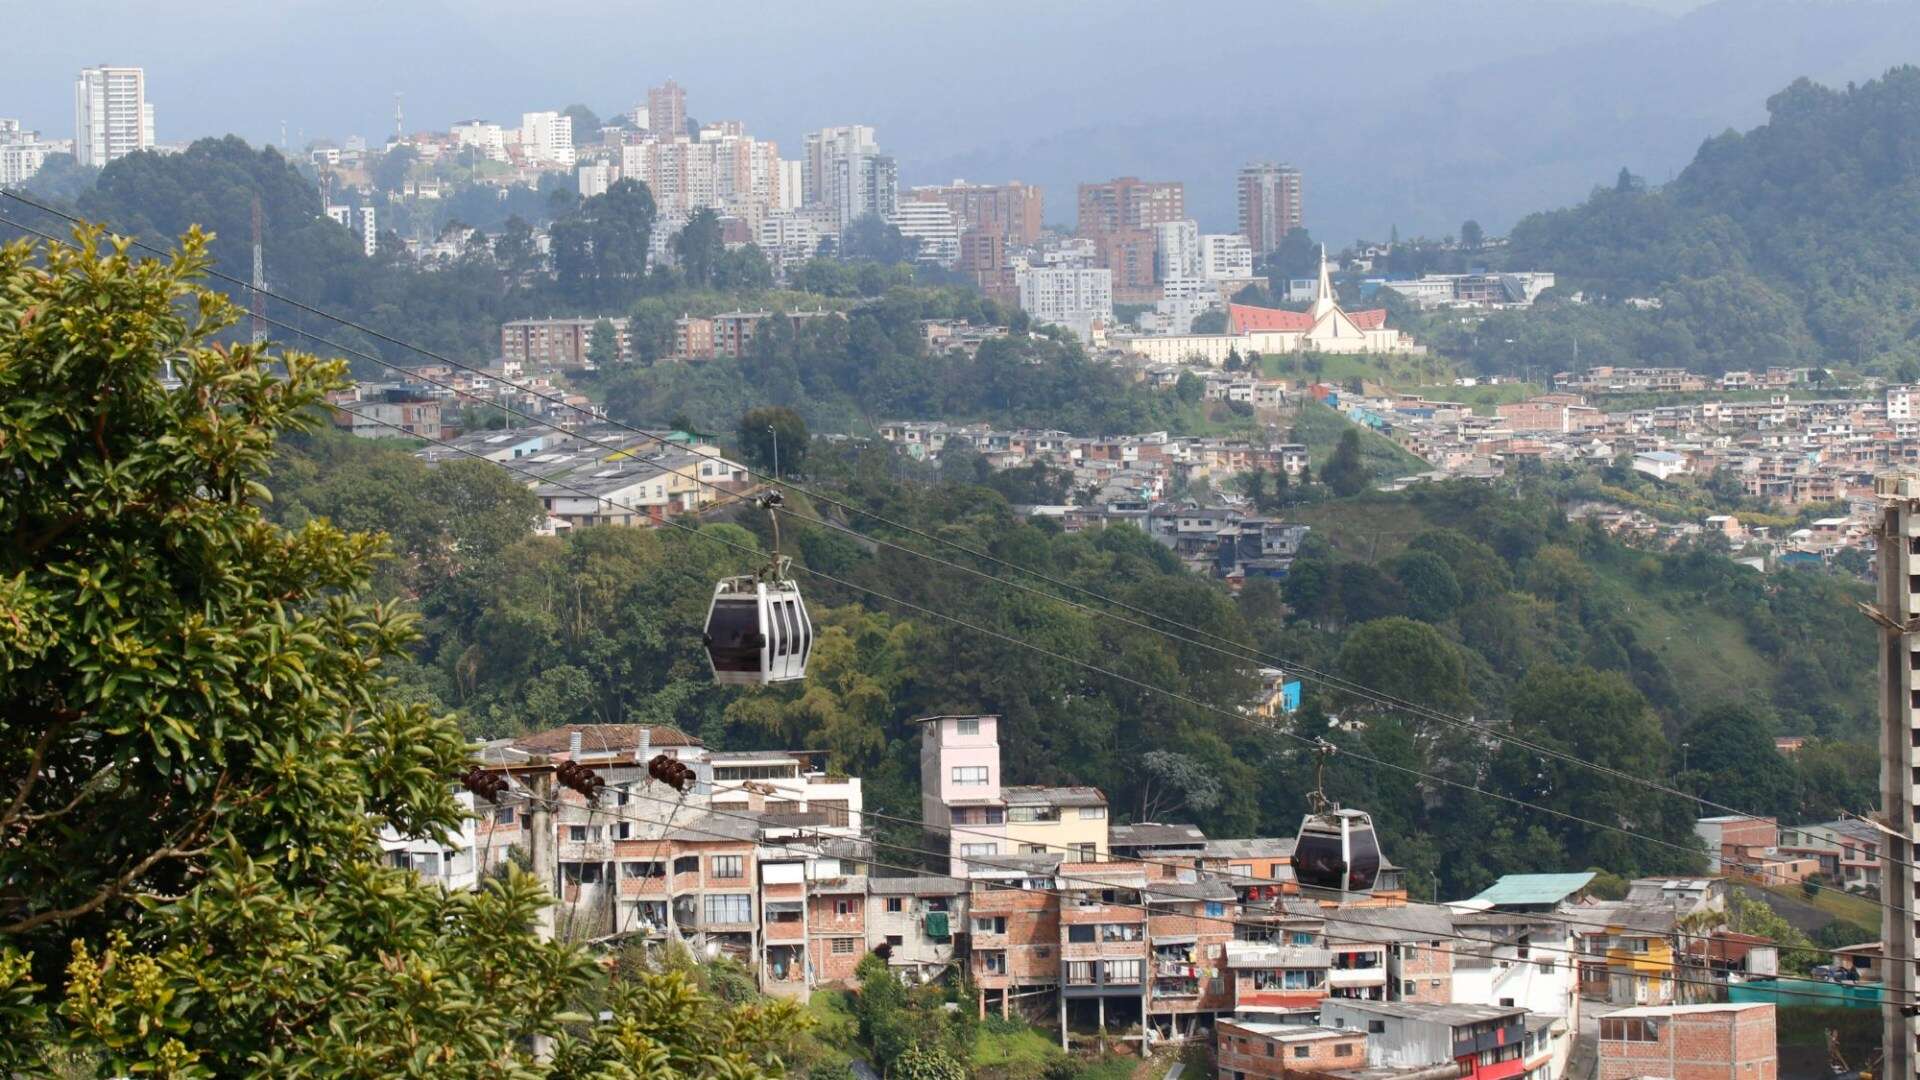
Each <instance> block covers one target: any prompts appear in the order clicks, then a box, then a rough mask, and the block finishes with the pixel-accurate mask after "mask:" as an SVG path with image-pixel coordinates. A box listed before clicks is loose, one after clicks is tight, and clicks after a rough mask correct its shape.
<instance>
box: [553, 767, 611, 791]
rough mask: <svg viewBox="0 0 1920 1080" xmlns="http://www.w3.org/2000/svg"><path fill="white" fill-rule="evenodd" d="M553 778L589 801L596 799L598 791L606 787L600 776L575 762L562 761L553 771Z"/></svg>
mask: <svg viewBox="0 0 1920 1080" xmlns="http://www.w3.org/2000/svg"><path fill="white" fill-rule="evenodd" d="M553 774H554V776H555V778H557V779H558V780H559V781H560V782H561V783H562V784H565V785H566V786H568V787H570V788H572V789H573V790H575V791H577V792H579V793H580V794H582V795H585V796H586V797H587V798H589V799H594V798H598V797H599V796H600V789H601V788H603V787H606V786H607V782H606V780H604V779H602V778H601V776H600V774H598V773H596V772H594V771H593V770H592V769H589V768H587V767H586V766H585V765H582V764H580V763H579V762H577V761H563V762H561V763H560V764H559V765H558V766H556V767H555V768H554V770H553Z"/></svg>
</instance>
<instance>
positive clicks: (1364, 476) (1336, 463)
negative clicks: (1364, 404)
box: [1320, 428, 1373, 496]
mask: <svg viewBox="0 0 1920 1080" xmlns="http://www.w3.org/2000/svg"><path fill="white" fill-rule="evenodd" d="M1320 479H1321V482H1322V483H1325V484H1326V485H1327V486H1328V487H1329V488H1331V489H1333V493H1334V494H1335V495H1340V496H1347V495H1358V494H1359V493H1361V492H1363V491H1365V490H1367V485H1368V483H1369V482H1371V481H1372V479H1373V470H1371V469H1370V468H1368V467H1367V463H1366V460H1365V459H1364V458H1363V457H1362V456H1361V452H1360V432H1359V431H1358V430H1357V429H1354V428H1349V429H1347V430H1346V431H1343V432H1341V433H1340V441H1339V442H1338V443H1337V444H1335V445H1334V448H1333V456H1332V457H1330V458H1328V459H1327V463H1326V465H1325V466H1324V467H1323V468H1321V470H1320Z"/></svg>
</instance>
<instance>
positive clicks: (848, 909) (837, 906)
mask: <svg viewBox="0 0 1920 1080" xmlns="http://www.w3.org/2000/svg"><path fill="white" fill-rule="evenodd" d="M833 913H834V914H835V915H839V916H847V915H851V914H853V901H851V900H835V901H834V902H833Z"/></svg>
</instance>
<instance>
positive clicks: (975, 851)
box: [960, 844, 1000, 856]
mask: <svg viewBox="0 0 1920 1080" xmlns="http://www.w3.org/2000/svg"><path fill="white" fill-rule="evenodd" d="M960 854H961V855H965V856H972V855H998V854H1000V845H999V844H961V845H960Z"/></svg>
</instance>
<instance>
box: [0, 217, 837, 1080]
mask: <svg viewBox="0 0 1920 1080" xmlns="http://www.w3.org/2000/svg"><path fill="white" fill-rule="evenodd" d="M123 251H124V249H123V248H115V247H113V246H108V245H104V244H103V243H102V237H101V236H100V235H99V234H97V233H93V232H82V233H80V234H78V235H77V237H76V243H75V244H74V245H73V246H65V245H60V246H52V247H49V248H46V249H43V250H41V251H39V252H35V251H33V250H32V249H31V248H29V247H28V246H27V245H25V244H15V245H11V246H8V247H6V248H4V249H0V470H4V471H5V472H6V474H7V475H8V476H9V477H10V486H9V495H8V498H7V499H6V500H5V502H4V503H3V504H0V535H4V536H5V537H6V539H5V540H4V541H0V560H4V565H5V572H4V574H0V637H4V638H5V641H4V645H0V745H4V747H5V753H4V754H0V786H4V790H6V791H8V792H9V793H11V795H10V799H9V802H8V804H7V806H6V808H5V810H4V817H5V821H4V825H5V828H6V831H7V835H8V838H9V839H8V842H7V843H6V844H5V845H0V880H5V881H7V882H9V883H10V884H9V885H8V886H7V887H6V888H5V889H4V890H0V1016H4V1017H5V1019H6V1022H7V1031H8V1034H9V1038H8V1039H7V1040H5V1042H4V1043H0V1070H5V1071H8V1072H9V1073H10V1074H14V1073H22V1074H37V1073H38V1072H39V1071H41V1070H43V1069H47V1070H60V1071H71V1070H73V1069H75V1068H78V1069H80V1070H81V1071H85V1072H89V1073H91V1072H98V1073H100V1074H102V1075H128V1074H138V1075H158V1076H175V1077H188V1076H245V1077H270V1076H287V1075H328V1076H347V1075H359V1076H393V1075H406V1074H409V1073H411V1074H417V1075H435V1076H447V1077H472V1078H475V1080H479V1078H482V1077H489V1078H491V1077H506V1076H514V1077H525V1078H528V1080H538V1078H541V1077H555V1078H558V1077H562V1076H587V1075H612V1073H609V1072H608V1071H607V1070H609V1069H623V1070H626V1071H624V1072H620V1073H618V1074H619V1075H642V1074H649V1073H651V1074H659V1073H660V1072H661V1070H664V1069H669V1068H671V1069H676V1070H681V1071H684V1072H689V1073H690V1072H704V1073H725V1074H728V1075H740V1076H754V1075H777V1074H778V1073H779V1071H780V1069H781V1067H782V1066H781V1055H782V1053H783V1052H784V1048H785V1047H786V1046H787V1045H788V1042H789V1038H790V1035H791V1032H792V1031H794V1030H797V1028H798V1026H799V1025H802V1024H803V1023H804V1019H803V1017H801V1016H800V1015H799V1014H798V1012H797V1011H796V1010H795V1009H794V1007H793V1006H791V1005H790V1004H779V1005H774V1006H771V1007H765V1006H754V1007H750V1008H729V1007H726V1006H722V1005H719V1004H717V1003H715V1002H713V1001H711V1000H710V999H707V998H705V997H704V996H703V995H701V994H700V993H699V992H697V991H696V990H694V989H692V988H691V987H688V986H686V985H684V984H683V983H682V982H680V981H678V980H677V979H676V978H675V977H673V976H657V977H656V976H647V977H645V978H642V979H639V980H636V981H634V982H633V983H631V984H629V985H628V986H626V987H625V988H623V989H622V990H620V991H619V992H618V993H616V994H615V995H614V996H613V997H612V999H611V1000H610V1002H609V1003H608V1006H609V1010H610V1012H611V1013H612V1017H613V1019H612V1021H611V1022H610V1023H606V1024H592V1025H579V1026H574V1027H573V1028H572V1030H571V1032H570V1033H566V1032H563V1030H562V1029H563V1021H565V1020H566V1019H567V1018H569V1017H573V1016H576V1014H577V1012H578V1011H579V1009H580V1007H581V1006H582V1005H583V1004H584V1003H585V1000H586V999H585V996H584V995H585V993H586V991H587V990H588V988H589V984H590V974H591V965H590V964H589V963H588V962H587V960H586V959H585V957H584V956H582V955H581V954H579V953H577V952H575V951H573V950H571V949H568V948H566V947H564V946H560V945H556V944H552V943H542V942H540V941H538V940H537V939H536V938H535V936H534V933H533V924H534V921H535V916H536V913H537V911H538V909H539V908H540V907H541V906H542V905H544V904H546V903H548V902H549V900H548V897H547V896H546V895H545V892H544V889H543V888H542V887H541V886H540V885H539V884H538V883H536V882H535V881H533V880H532V879H531V878H529V877H528V876H526V875H525V874H522V873H517V872H513V873H509V874H507V875H506V876H505V877H503V878H498V879H495V880H492V881H490V882H488V883H487V884H486V886H485V887H483V888H482V889H481V890H479V891H477V892H473V893H465V894H457V895H455V894H448V893H446V892H444V891H442V890H440V889H438V888H435V887H430V886H425V885H422V884H420V883H419V882H418V881H417V880H416V879H415V878H413V877H412V876H411V875H410V874H409V873H407V872H405V871H401V870H397V869H393V868H390V867H387V866H385V865H384V864H383V861H382V859H381V851H380V846H379V842H378V839H379V831H380V829H381V827H382V826H391V827H392V828H394V829H397V830H399V831H400V832H401V833H402V834H406V835H414V836H431V837H440V838H443V839H445V838H448V837H449V834H450V833H451V832H452V831H453V830H454V829H455V828H456V827H457V825H458V822H459V817H460V814H461V812H462V811H461V809H460V807H459V805H458V804H457V803H456V802H455V801H454V800H453V798H452V797H451V795H450V793H449V791H448V786H449V785H448V782H447V778H448V777H449V776H451V775H452V774H453V773H454V772H455V771H456V770H457V769H459V768H460V767H463V766H464V765H465V763H466V762H467V760H468V759H467V749H466V745H465V742H464V740H463V739H462V737H461V736H460V733H459V731H458V729H457V728H456V727H455V726H454V725H453V724H452V723H451V722H450V721H449V720H447V719H445V718H441V717H436V716H434V715H432V714H431V713H429V712H428V711H427V710H426V709H425V708H424V707H423V706H420V705H404V704H400V703H398V702H397V701H394V700H392V699H390V697H389V692H388V684H387V682H386V680H385V679H384V677H383V676H382V674H381V672H382V666H381V665H382V664H383V663H384V662H387V661H391V660H394V659H397V658H398V657H399V656H400V655H401V651H402V650H403V649H404V648H405V647H406V645H407V644H408V643H409V641H410V640H411V638H412V629H411V626H410V619H409V617H407V616H405V615H403V614H402V613H401V612H400V611H399V609H398V607H397V606H396V605H393V604H388V603H381V602H378V601H374V600H371V599H369V598H368V597H367V595H366V589H367V586H368V582H369V580H370V575H371V572H372V565H373V562H374V560H375V559H376V558H377V557H378V556H379V554H380V552H381V548H382V541H381V540H380V538H378V537H376V536H372V535H368V534H364V533H346V532H342V531H341V530H339V529H338V528H336V527H335V526H333V525H331V524H329V523H327V522H324V521H321V520H313V521H310V522H308V523H307V524H306V525H304V526H302V527H301V528H299V529H298V530H296V531H292V532H288V531H285V530H283V529H281V528H279V527H278V526H276V525H274V524H273V523H271V522H270V521H269V520H268V519H267V517H266V515H265V513H264V511H263V508H262V496H263V495H264V494H265V492H266V489H265V488H264V487H263V486H262V483H261V480H262V478H263V477H264V476H265V469H266V466H267V464H268V462H269V460H270V458H271V456H272V454H273V452H274V442H275V439H276V437H277V436H279V435H281V434H284V433H286V432H289V431H295V430H298V429H301V428H303V427H308V426H311V425H312V424H314V423H315V422H316V419H317V416H318V412H317V409H316V406H317V405H319V403H320V402H321V401H322V400H323V396H324V395H325V394H326V393H327V392H328V391H332V390H336V389H339V388H340V387H341V386H342V385H343V384H344V383H343V376H344V365H342V364H341V363H339V362H337V361H335V362H322V361H319V360H316V359H314V358H312V357H309V356H305V355H302V354H298V353H287V354H280V355H270V354H268V353H267V352H266V351H265V349H264V347H262V346H253V345H240V346H234V347H227V346H215V345H214V344H213V339H214V336H215V335H217V334H218V333H219V332H221V331H222V330H223V329H225V328H227V327H230V326H232V325H234V324H235V323H237V322H238V321H239V318H240V316H241V315H242V314H243V313H242V312H241V311H240V310H239V309H237V308H236V307H235V306H234V305H232V304H231V303H229V302H228V301H226V300H225V299H224V298H222V297H220V296H219V295H217V294H214V293H211V292H208V291H205V290H204V289H201V288H200V287H198V286H197V285H195V284H194V283H193V279H194V277H195V275H196V274H197V273H198V272H199V271H201V270H203V269H204V268H205V266H206V265H207V256H206V240H205V238H204V236H202V235H201V234H200V233H198V232H197V231H195V232H190V233H188V235H187V236H186V237H185V239H184V240H183V241H182V250H181V253H180V255H179V256H178V257H176V258H175V259H173V260H171V261H160V262H136V261H134V260H132V259H130V258H128V257H126V256H125V255H124V254H123V253H122V252H123ZM162 359H167V360H170V361H172V364H173V370H174V372H175V374H176V375H178V376H179V377H180V379H181V385H180V386H179V387H178V388H177V389H167V388H166V387H163V386H162V385H161V383H160V382H159V381H158V380H157V379H156V378H155V377H154V374H155V372H156V371H157V370H158V368H159V366H160V363H161V361H162ZM106 612H111V613H112V614H111V615H110V616H107V615H105V614H104V613H106ZM81 822H84V823H85V826H84V827H78V826H79V823H81ZM535 1036H549V1037H552V1036H562V1037H561V1038H560V1039H559V1043H558V1046H557V1049H556V1052H555V1056H554V1061H553V1063H552V1064H551V1065H544V1064H541V1063H539V1062H536V1061H535V1060H534V1059H533V1057H532V1056H531V1054H530V1051H529V1048H530V1045H531V1043H530V1040H531V1039H532V1038H533V1037H535Z"/></svg>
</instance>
